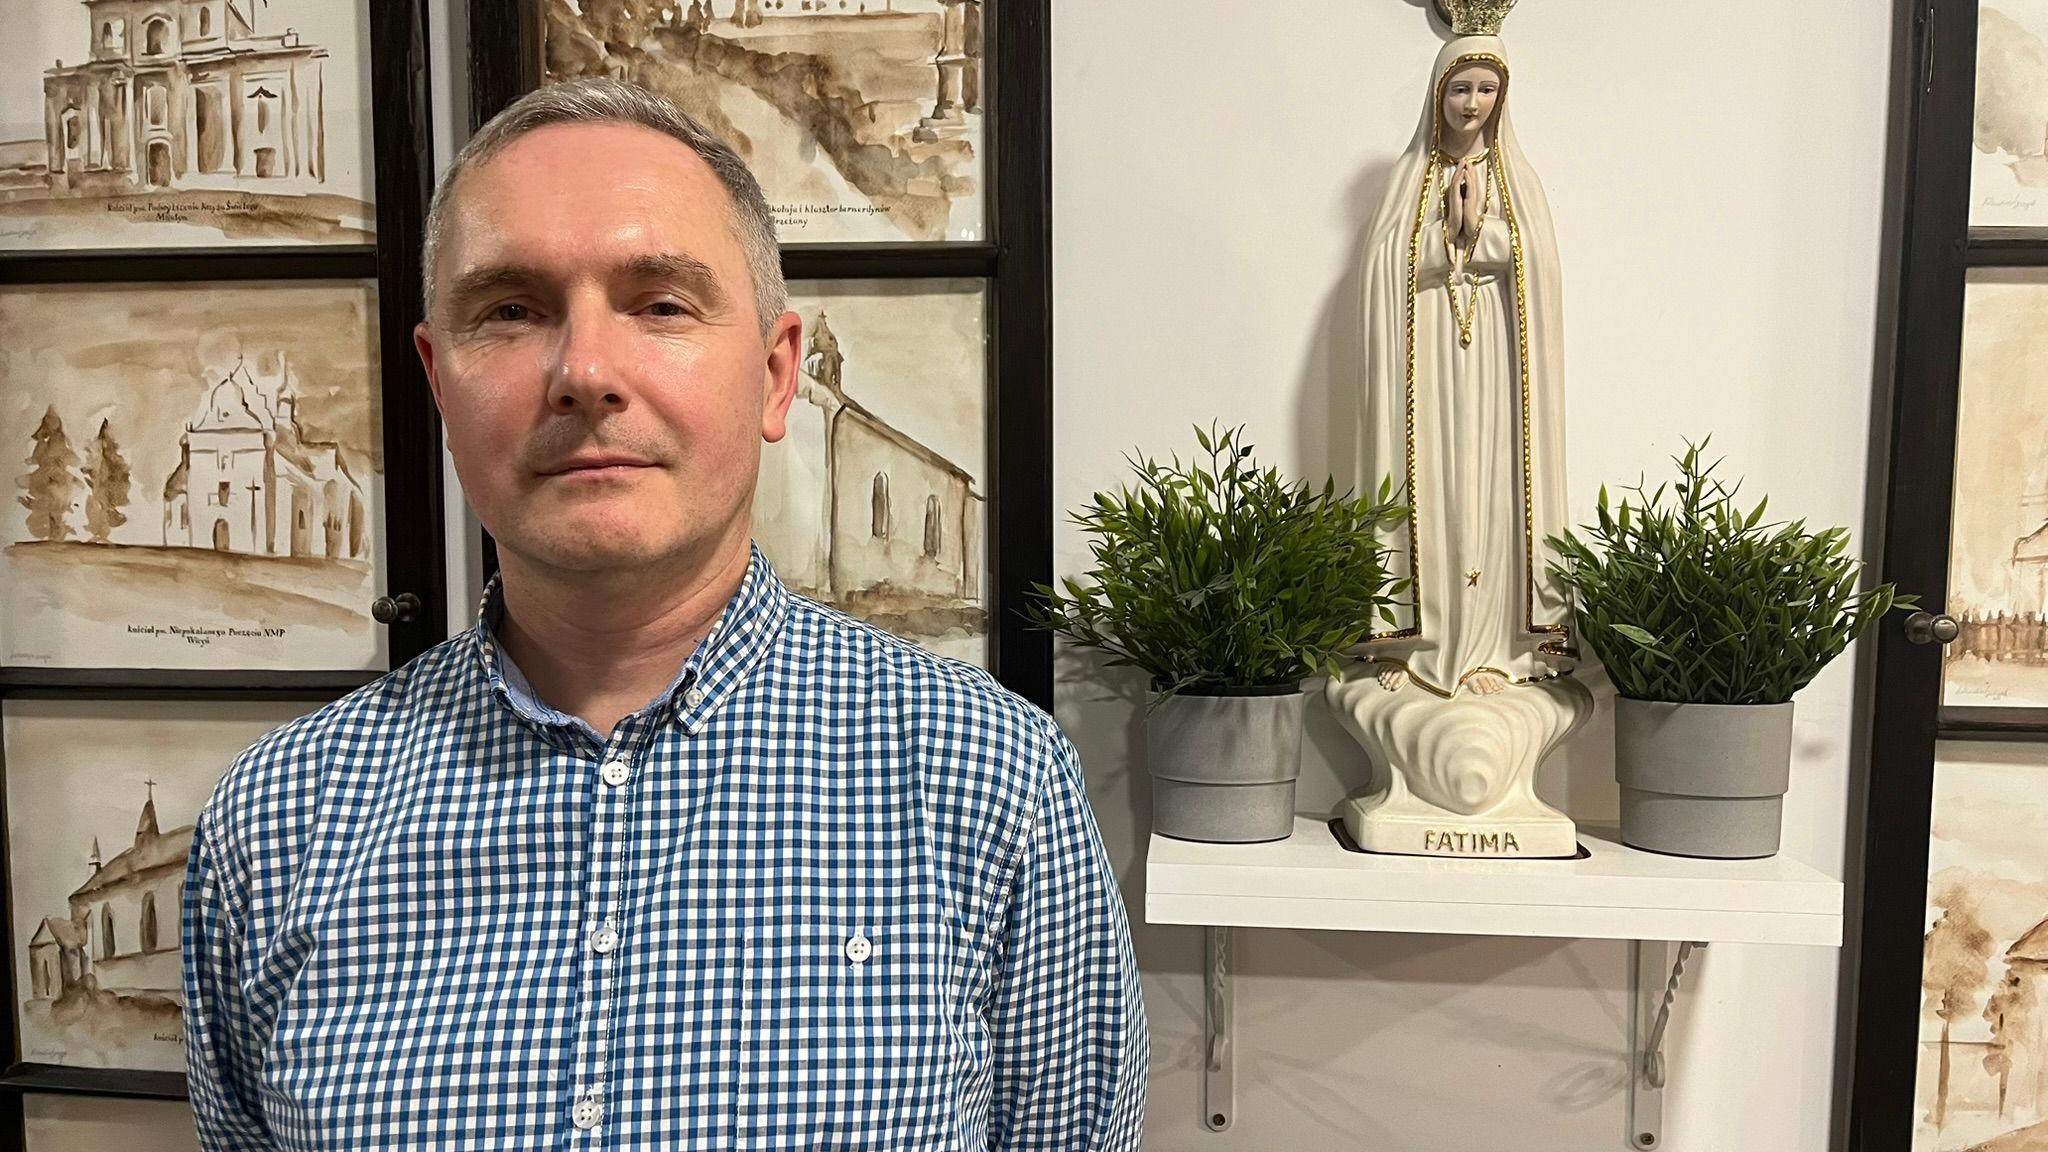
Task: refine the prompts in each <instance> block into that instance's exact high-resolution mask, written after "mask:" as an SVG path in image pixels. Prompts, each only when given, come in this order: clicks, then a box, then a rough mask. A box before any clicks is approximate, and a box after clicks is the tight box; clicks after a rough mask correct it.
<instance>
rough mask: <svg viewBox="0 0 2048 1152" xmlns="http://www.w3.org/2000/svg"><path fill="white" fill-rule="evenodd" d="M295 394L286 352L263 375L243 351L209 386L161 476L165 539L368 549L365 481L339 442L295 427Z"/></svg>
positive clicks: (268, 552) (354, 552) (364, 553)
mask: <svg viewBox="0 0 2048 1152" xmlns="http://www.w3.org/2000/svg"><path fill="white" fill-rule="evenodd" d="M298 403H299V393H298V384H297V378H296V377H295V376H294V375H293V374H292V370H291V367H290V365H289V364H287V363H286V361H285V357H284V355H283V353H279V354H278V356H277V360H276V367H275V369H274V370H273V371H270V372H265V373H263V374H261V375H258V374H257V373H254V372H252V371H251V370H250V368H249V364H248V362H247V361H246V360H244V361H243V362H241V363H238V364H236V365H235V367H234V369H233V370H232V371H230V372H229V373H228V374H227V375H225V376H223V377H222V378H221V379H220V380H219V381H217V382H216V383H215V384H214V385H213V387H212V388H210V389H208V390H207V393H206V396H205V398H204V399H203V400H202V401H201V402H200V405H199V408H198V410H197V411H195V412H194V413H193V414H192V416H191V418H190V419H188V420H187V421H185V429H184V434H183V436H181V437H180V438H179V440H178V449H179V450H178V466H177V468H175V469H174V470H173V471H172V472H171V475H170V478H169V479H168V480H166V481H165V482H164V522H163V541H164V543H165V544H166V545H170V546H178V547H188V548H211V549H213V550H215V551H218V552H239V553H242V554H244V555H256V556H316V557H324V558H327V559H333V560H362V559H365V558H367V557H368V555H369V548H370V524H369V521H368V520H367V519H366V516H367V513H366V511H365V503H364V499H363V486H362V483H361V481H360V480H358V479H357V478H356V477H355V476H354V475H352V474H351V473H350V471H349V467H348V464H347V462H346V461H345V460H344V459H343V458H342V455H341V448H340V446H339V445H338V444H333V443H327V442H322V441H316V440H308V439H306V438H305V437H304V436H303V435H302V434H301V433H300V430H299V420H298Z"/></svg>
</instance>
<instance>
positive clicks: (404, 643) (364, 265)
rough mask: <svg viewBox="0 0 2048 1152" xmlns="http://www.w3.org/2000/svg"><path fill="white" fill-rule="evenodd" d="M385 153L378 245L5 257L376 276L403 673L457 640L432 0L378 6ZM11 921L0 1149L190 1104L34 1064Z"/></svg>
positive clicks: (67, 263) (58, 677) (302, 687)
mask: <svg viewBox="0 0 2048 1152" xmlns="http://www.w3.org/2000/svg"><path fill="white" fill-rule="evenodd" d="M368 7H369V13H370V26H369V38H368V47H369V52H370V69H371V92H372V106H371V108H370V109H369V111H370V113H371V120H372V125H371V131H372V134H373V135H372V152H373V157H374V163H375V167H376V171H375V177H374V179H375V188H376V197H377V206H376V210H377V239H376V243H375V244H374V245H347V246H328V247H313V246H308V247H303V248H301V247H275V248H267V247H266V248H192V249H187V248H179V249H170V250H164V249H148V250H144V249H134V250H122V249H115V250H98V249H95V250H77V251H26V252H6V253H0V285H33V284H78V283H129V282H135V283H145V282H166V281H266V280H268V281H291V280H307V279H356V280H374V281H375V283H376V287H377V320H378V351H379V363H380V368H381V375H382V379H381V381H380V392H381V400H382V409H383V419H382V431H383V438H384V445H383V449H384V479H385V503H384V508H383V509H382V513H383V516H384V524H385V537H386V543H385V547H384V550H383V562H384V565H385V575H386V587H387V589H388V590H389V594H390V595H392V596H396V595H398V594H399V593H401V592H410V593H411V594H412V595H414V596H415V597H417V598H418V601H419V605H418V608H417V610H416V611H414V612H413V613H412V614H411V615H410V616H409V617H408V618H405V619H400V620H394V621H393V622H391V623H390V624H388V625H385V627H386V628H387V631H388V637H389V657H390V667H391V668H397V667H399V666H400V665H402V664H404V663H405V662H406V661H408V660H410V659H412V658H413V657H415V656H417V655H419V654H420V653H422V652H424V651H426V650H427V649H428V648H430V647H432V646H433V645H435V644H437V643H439V642H440V641H441V640H443V639H444V638H445V630H446V628H445V625H446V608H445V603H446V598H447V589H446V584H447V581H446V576H445V572H444V568H443V544H442V539H443V529H442V486H441V430H440V417H439V414H438V412H437V411H436V409H435V407H434V404H433V399H432V395H431V393H430V392H429V391H428V388H427V385H426V379H425V373H424V369H423V368H422V367H421V365H420V362H419V357H418V356H417V354H416V353H415V351H414V349H413V345H412V330H413V325H414V323H415V322H416V321H417V319H418V318H419V316H420V315H421V314H422V300H421V291H422V290H421V285H420V278H419V252H420V242H421V239H422V237H423V235H424V229H425V213H426V205H427V198H428V195H429V193H430V190H431V187H432V180H433V175H434V166H433V152H432V148H433V136H432V130H431V120H430V114H429V104H428V88H427V82H428V55H427V6H426V3H425V0H393V2H389V3H387V2H385V0H377V2H376V3H373V4H370V5H369V6H368ZM380 675H382V673H381V672H378V671H339V672H317V671H309V672H275V671H263V670H253V669H232V668H223V669H205V670H168V669H146V668H135V669H130V668H96V669H77V668H73V669H40V668H0V709H4V708H5V706H6V703H7V701H8V700H20V699H92V700H139V699H171V700H192V701H214V702H218V701H238V700H250V699H274V700H303V701H306V702H308V703H309V704H317V703H320V702H324V701H329V700H333V699H336V698H338V697H340V696H342V695H344V694H346V693H347V692H349V691H350V690H352V689H354V688H357V687H360V686H361V685H363V684H365V683H368V682H370V681H373V680H375V679H376V678H377V677H378V676H380ZM7 840H8V814H7V810H6V790H5V789H4V788H0V892H5V893H6V894H7V902H8V903H7V906H8V908H10V909H11V908H12V905H13V889H12V882H11V875H10V873H11V857H10V855H9V849H10V846H9V844H8V843H7ZM14 936H15V931H14V925H13V920H12V917H11V916H10V917H9V918H8V923H7V924H6V926H5V937H6V939H7V942H8V948H9V949H10V951H9V954H8V957H7V961H6V963H4V964H0V992H4V994H5V997H6V1005H7V1021H6V1025H5V1027H4V1028H0V1036H4V1044H5V1047H4V1053H0V1055H4V1059H0V1068H4V1071H0V1152H8V1150H10V1149H19V1148H20V1147H22V1145H23V1143H24V1141H25V1139H26V1133H25V1130H24V1127H23V1124H24V1121H23V1107H22V1098H23V1096H24V1094H27V1093H37V1094H58V1095H83V1096H107V1097H128V1098H136V1099H158V1100H178V1099H184V1098H186V1084H185V1077H184V1075H183V1074H182V1073H177V1072H162V1071H145V1070H135V1069H119V1068H75V1067H69V1066H58V1065H48V1064H35V1063H27V1062H23V1061H22V1060H21V1059H20V1055H21V1045H20V1040H21V1036H20V1023H19V1021H20V1015H19V1010H20V1006H19V1004H18V1003H17V1002H16V999H15V997H16V994H17V993H16V980H15V968H16V965H15V957H14V953H13V951H12V950H13V949H15V948H16V947H18V946H21V945H22V944H23V943H24V942H21V941H16V940H15V939H14Z"/></svg>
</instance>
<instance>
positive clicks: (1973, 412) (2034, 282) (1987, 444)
mask: <svg viewBox="0 0 2048 1152" xmlns="http://www.w3.org/2000/svg"><path fill="white" fill-rule="evenodd" d="M1959 387H1960V396H1959V397H1958V402H1957V411H1956V450H1955V457H1956V465H1955V467H1956V483H1955V491H1956V498H1955V506H1954V507H1955V510H1954V513H1953V515H1952V519H1951V522H1950V528H1949V574H1948V581H1949V583H1948V611H1949V615H1951V616H1953V617H1954V618H1955V619H1956V622H1957V625H1958V633H1957V636H1956V639H1955V640H1954V641H1953V642H1952V643H1950V644H1949V645H1948V648H1947V652H1946V654H1945V659H1944V660H1943V664H1942V699H1941V705H1942V711H1941V715H1942V719H1943V721H1944V722H1945V723H1947V724H1949V725H1950V726H1952V727H1958V728H1960V727H1965V726H1969V725H1971V724H1975V723H1979V722H1985V723H1995V724H1999V725H2001V726H2003V727H2005V728H2006V729H2008V730H2015V731H2016V730H2020V729H2022V728H2029V727H2030V728H2032V729H2033V730H2036V731H2040V732H2043V733H2048V268H1982V269H1978V270H1976V271H1974V272H1972V273H1971V275H1970V278H1969V284H1968V288H1967V290H1966V294H1965V296H1964V304H1963V341H1962V363H1961V370H1960V373H1959Z"/></svg>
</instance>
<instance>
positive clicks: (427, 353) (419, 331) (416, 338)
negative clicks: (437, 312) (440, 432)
mask: <svg viewBox="0 0 2048 1152" xmlns="http://www.w3.org/2000/svg"><path fill="white" fill-rule="evenodd" d="M412 346H413V348H414V349H415V350H417V351H418V352H419V354H420V365H421V367H423V368H425V369H426V370H427V389H428V390H429V391H431V392H432V393H433V394H434V407H435V408H437V409H440V412H441V418H442V419H443V420H446V419H447V417H448V409H447V408H446V407H445V406H444V405H442V403H441V376H440V374H439V373H438V372H436V371H434V330H433V329H431V328H429V327H427V322H426V321H425V320H422V321H420V322H419V323H417V324H415V325H413V326H412Z"/></svg>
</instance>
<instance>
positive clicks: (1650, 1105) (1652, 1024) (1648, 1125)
mask: <svg viewBox="0 0 2048 1152" xmlns="http://www.w3.org/2000/svg"><path fill="white" fill-rule="evenodd" d="M1705 947H1706V945H1705V944H1700V943H1694V942H1691V941H1687V942H1683V943H1677V944H1674V943H1672V942H1670V941H1668V940H1636V941H1632V942H1631V943H1630V944H1629V951H1630V953H1631V956H1630V959H1631V960H1632V961H1633V964H1632V965H1631V971H1630V974H1629V993H1630V997H1629V998H1630V1000H1631V1001H1632V1002H1633V1003H1634V1005H1635V1009H1634V1017H1635V1018H1634V1020H1633V1021H1632V1022H1631V1023H1632V1027H1631V1031H1630V1036H1629V1090H1628V1146H1629V1147H1631V1148H1633V1149H1635V1150H1636V1152H1650V1150H1652V1149H1656V1148H1659V1147H1662V1146H1663V1143H1664V1085H1665V1083H1666V1081H1667V1079H1668V1071H1669V1070H1668V1069H1667V1068H1666V1066H1665V1063H1664V1036H1665V1033H1666V1031H1667V1030H1668V1029H1669V1028H1670V1026H1671V1006H1672V1004H1674V1003H1675V1002H1676V1001H1677V999H1678V982H1679V980H1680V978H1681V977H1683V976H1684V975H1685V965H1686V962H1687V961H1689V960H1691V959H1692V954H1693V952H1694V951H1696V950H1698V949H1701V948H1705Z"/></svg>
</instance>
